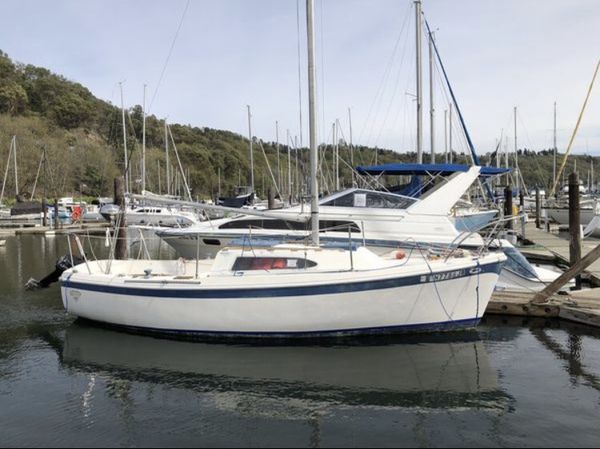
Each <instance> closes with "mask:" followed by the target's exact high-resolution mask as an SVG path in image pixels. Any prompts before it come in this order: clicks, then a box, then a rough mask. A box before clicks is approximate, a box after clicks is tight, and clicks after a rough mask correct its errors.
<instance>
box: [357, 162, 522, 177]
mask: <svg viewBox="0 0 600 449" xmlns="http://www.w3.org/2000/svg"><path fill="white" fill-rule="evenodd" d="M470 168H471V166H469V165H461V164H384V165H373V166H370V167H363V166H361V167H357V168H356V171H357V172H358V173H360V174H362V175H364V174H368V175H374V176H377V175H417V176H422V175H442V176H449V175H451V174H453V173H457V172H466V171H468V170H469V169H470ZM511 171H512V170H511V169H510V168H498V167H481V173H480V176H498V175H503V174H506V173H510V172H511Z"/></svg>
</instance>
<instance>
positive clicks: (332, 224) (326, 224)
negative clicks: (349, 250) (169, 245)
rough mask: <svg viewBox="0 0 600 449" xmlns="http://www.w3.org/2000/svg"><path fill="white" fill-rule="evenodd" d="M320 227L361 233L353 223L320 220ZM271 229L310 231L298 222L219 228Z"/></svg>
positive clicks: (261, 222)
mask: <svg viewBox="0 0 600 449" xmlns="http://www.w3.org/2000/svg"><path fill="white" fill-rule="evenodd" d="M319 226H320V228H321V230H322V231H329V232H345V233H348V228H350V231H351V232H355V233H360V228H359V227H358V225H357V224H356V223H354V222H352V221H344V220H320V221H319ZM248 228H253V229H269V230H276V231H307V232H308V231H310V227H309V225H308V224H307V223H299V222H296V221H287V220H269V219H266V220H261V219H250V220H233V221H230V222H227V223H224V224H222V225H221V226H219V229H248Z"/></svg>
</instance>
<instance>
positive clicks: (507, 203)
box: [504, 186, 513, 229]
mask: <svg viewBox="0 0 600 449" xmlns="http://www.w3.org/2000/svg"><path fill="white" fill-rule="evenodd" d="M512 215H513V196H512V188H511V187H510V186H506V188H505V189H504V217H505V218H507V219H508V218H510V217H512ZM506 223H507V226H508V229H513V221H512V220H508V221H507V222H506Z"/></svg>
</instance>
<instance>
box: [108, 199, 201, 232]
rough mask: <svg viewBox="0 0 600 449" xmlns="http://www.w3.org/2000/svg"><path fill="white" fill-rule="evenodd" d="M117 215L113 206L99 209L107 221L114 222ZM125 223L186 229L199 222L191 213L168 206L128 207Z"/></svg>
mask: <svg viewBox="0 0 600 449" xmlns="http://www.w3.org/2000/svg"><path fill="white" fill-rule="evenodd" d="M118 213H119V207H118V206H117V205H115V204H107V205H104V206H103V207H102V208H101V209H100V214H101V215H102V216H103V217H104V218H105V219H106V220H108V221H112V220H114V219H115V217H116V216H117V214H118ZM126 222H127V224H128V225H131V226H157V227H187V226H191V225H194V224H198V223H200V222H201V220H200V216H199V215H198V214H196V213H195V212H193V211H185V210H181V209H178V208H173V207H168V206H137V207H134V206H128V207H127V208H126Z"/></svg>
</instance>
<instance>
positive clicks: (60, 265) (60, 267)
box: [25, 254, 85, 290]
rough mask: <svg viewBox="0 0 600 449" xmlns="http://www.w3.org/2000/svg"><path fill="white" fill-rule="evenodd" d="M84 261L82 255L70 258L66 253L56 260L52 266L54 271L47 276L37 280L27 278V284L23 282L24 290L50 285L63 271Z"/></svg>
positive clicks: (56, 280)
mask: <svg viewBox="0 0 600 449" xmlns="http://www.w3.org/2000/svg"><path fill="white" fill-rule="evenodd" d="M84 262H85V259H84V258H83V257H79V256H73V259H72V260H71V256H70V255H68V254H67V255H65V256H63V257H61V258H60V259H58V261H57V262H56V265H55V267H54V271H53V272H52V273H50V274H49V275H48V276H46V277H45V278H44V279H42V280H41V281H38V280H36V279H33V278H31V279H29V281H27V284H25V289H26V290H37V289H40V288H48V287H50V285H52V284H54V283H55V282H58V280H59V279H60V277H61V276H62V274H63V273H64V272H65V271H67V270H69V269H71V268H73V267H75V266H77V265H81V264H82V263H84Z"/></svg>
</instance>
